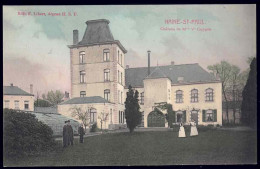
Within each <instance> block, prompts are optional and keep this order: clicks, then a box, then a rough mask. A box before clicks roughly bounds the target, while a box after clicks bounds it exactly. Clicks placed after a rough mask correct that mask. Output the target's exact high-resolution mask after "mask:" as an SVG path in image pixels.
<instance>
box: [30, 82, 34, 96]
mask: <svg viewBox="0 0 260 169" xmlns="http://www.w3.org/2000/svg"><path fill="white" fill-rule="evenodd" d="M30 93H31V94H33V85H32V84H30Z"/></svg>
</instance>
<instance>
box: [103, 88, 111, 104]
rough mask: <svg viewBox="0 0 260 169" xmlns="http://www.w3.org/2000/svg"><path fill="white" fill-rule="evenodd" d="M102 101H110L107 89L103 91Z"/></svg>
mask: <svg viewBox="0 0 260 169" xmlns="http://www.w3.org/2000/svg"><path fill="white" fill-rule="evenodd" d="M104 99H106V100H107V101H110V90H109V89H106V90H104Z"/></svg>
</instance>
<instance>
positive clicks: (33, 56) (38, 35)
mask: <svg viewBox="0 0 260 169" xmlns="http://www.w3.org/2000/svg"><path fill="white" fill-rule="evenodd" d="M18 12H39V13H46V14H48V13H49V12H53V13H62V12H66V13H67V14H68V12H71V14H72V15H73V14H74V12H75V13H76V14H77V16H42V15H40V16H21V15H18ZM93 19H108V20H109V21H110V24H109V26H110V29H111V31H112V34H113V36H114V38H115V39H117V40H120V41H121V43H122V44H123V45H124V47H125V48H126V49H127V50H128V53H127V54H126V64H129V65H130V67H139V66H142V67H143V66H147V53H146V52H147V50H148V49H150V50H151V51H152V53H151V64H152V65H154V66H155V65H156V64H157V62H158V64H159V65H168V64H170V62H171V61H175V64H186V63H199V64H200V65H201V66H202V67H203V68H205V69H206V68H207V66H208V65H211V64H215V63H217V62H220V61H221V60H226V61H228V62H230V63H232V64H235V65H237V66H239V67H240V68H241V69H242V70H245V69H246V68H247V67H248V65H247V63H246V59H247V57H249V56H253V55H256V7H255V5H161V6H160V5H156V6H153V5H146V6H4V8H3V23H4V25H3V31H4V85H8V84H9V83H11V82H13V83H14V84H15V85H18V86H20V87H22V88H24V89H25V90H29V84H30V83H33V84H34V88H35V91H39V92H40V93H42V92H46V91H48V90H50V89H61V90H63V91H64V90H67V91H69V90H70V76H69V68H70V67H69V49H68V48H67V45H69V44H71V43H72V31H73V30H74V29H78V30H79V38H80V40H81V38H82V36H83V34H84V31H85V29H86V24H85V22H86V21H87V20H93ZM167 19H189V20H191V19H200V20H203V21H204V23H205V25H183V24H179V25H167V24H165V20H167ZM165 27H169V28H177V27H179V28H186V27H190V28H192V27H195V28H198V27H199V28H210V29H211V31H207V32H201V31H162V30H161V29H162V28H165Z"/></svg>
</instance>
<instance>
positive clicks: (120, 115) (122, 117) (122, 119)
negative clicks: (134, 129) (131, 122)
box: [119, 111, 125, 124]
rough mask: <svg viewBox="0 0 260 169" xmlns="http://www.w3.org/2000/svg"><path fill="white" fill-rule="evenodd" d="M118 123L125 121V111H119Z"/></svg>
mask: <svg viewBox="0 0 260 169" xmlns="http://www.w3.org/2000/svg"><path fill="white" fill-rule="evenodd" d="M119 123H122V124H124V123H125V112H123V111H119Z"/></svg>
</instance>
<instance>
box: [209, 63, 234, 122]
mask: <svg viewBox="0 0 260 169" xmlns="http://www.w3.org/2000/svg"><path fill="white" fill-rule="evenodd" d="M208 69H209V70H211V71H213V72H215V73H218V75H219V77H220V81H221V83H222V94H223V96H224V99H225V102H226V103H228V98H227V88H228V80H229V78H230V74H231V71H232V68H231V65H230V64H229V63H228V62H226V61H221V62H220V63H218V64H215V65H211V66H208ZM226 114H227V120H228V121H229V118H228V104H226Z"/></svg>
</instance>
